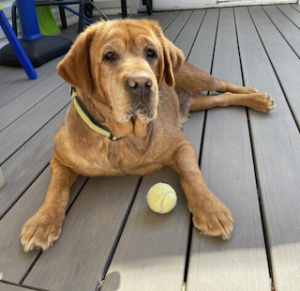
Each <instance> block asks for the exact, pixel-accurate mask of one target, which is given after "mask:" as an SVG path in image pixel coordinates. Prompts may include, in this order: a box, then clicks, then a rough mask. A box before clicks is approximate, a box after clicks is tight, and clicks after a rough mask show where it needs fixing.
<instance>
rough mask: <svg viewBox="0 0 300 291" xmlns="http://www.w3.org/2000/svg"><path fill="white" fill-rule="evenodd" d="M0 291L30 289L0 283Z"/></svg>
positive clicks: (25, 290) (27, 290)
mask: <svg viewBox="0 0 300 291" xmlns="http://www.w3.org/2000/svg"><path fill="white" fill-rule="evenodd" d="M0 290H1V291H32V289H28V288H26V287H21V286H15V285H10V284H6V283H2V282H0Z"/></svg>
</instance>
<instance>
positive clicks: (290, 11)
mask: <svg viewBox="0 0 300 291" xmlns="http://www.w3.org/2000/svg"><path fill="white" fill-rule="evenodd" d="M277 7H278V8H279V9H280V10H281V11H282V12H283V13H284V14H285V15H286V16H287V17H288V18H289V19H290V21H291V22H293V23H294V24H295V25H296V26H297V27H298V28H299V29H300V17H299V11H300V8H299V7H300V5H297V4H292V5H277ZM293 7H294V8H293ZM297 10H298V11H297Z"/></svg>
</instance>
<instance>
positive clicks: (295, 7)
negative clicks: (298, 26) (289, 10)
mask: <svg viewBox="0 0 300 291" xmlns="http://www.w3.org/2000/svg"><path fill="white" fill-rule="evenodd" d="M291 7H293V8H294V9H296V10H297V11H299V12H300V4H291ZM296 15H297V14H296ZM296 17H297V18H298V16H296Z"/></svg>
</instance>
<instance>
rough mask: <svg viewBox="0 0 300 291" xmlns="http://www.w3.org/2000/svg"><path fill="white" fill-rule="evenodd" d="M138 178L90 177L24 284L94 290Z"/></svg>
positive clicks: (116, 236) (117, 234)
mask: <svg viewBox="0 0 300 291" xmlns="http://www.w3.org/2000/svg"><path fill="white" fill-rule="evenodd" d="M138 181H139V177H137V176H129V177H123V178H104V177H102V178H95V179H90V180H89V181H88V183H87V184H86V186H85V187H84V189H83V190H82V192H81V194H80V196H79V197H78V198H77V199H76V201H75V203H74V205H73V206H72V208H71V210H70V211H69V213H68V215H67V217H66V220H65V223H64V226H63V232H62V235H61V237H60V239H59V240H58V241H57V242H56V243H55V247H53V248H51V249H49V250H48V251H47V252H45V253H44V254H42V256H41V257H40V258H39V259H38V261H37V262H36V264H35V265H34V267H33V268H32V270H31V272H30V273H29V275H28V277H27V278H26V279H25V281H24V284H25V285H30V286H38V287H40V288H44V289H50V290H53V291H55V290H61V291H69V290H70V291H75V290H78V291H82V290H85V291H89V290H91V291H94V290H95V289H96V287H97V285H98V284H99V279H100V277H101V275H102V274H103V272H104V270H105V268H106V267H107V261H108V260H109V258H110V256H111V255H112V252H113V249H114V248H113V245H114V243H113V242H115V243H116V241H117V240H118V237H119V232H120V230H121V229H122V225H123V221H124V219H125V217H126V215H127V211H128V210H129V209H130V205H131V203H132V200H133V199H134V196H135V191H136V187H137V185H138ZM75 254H76V255H75ZM66 278H68V280H66Z"/></svg>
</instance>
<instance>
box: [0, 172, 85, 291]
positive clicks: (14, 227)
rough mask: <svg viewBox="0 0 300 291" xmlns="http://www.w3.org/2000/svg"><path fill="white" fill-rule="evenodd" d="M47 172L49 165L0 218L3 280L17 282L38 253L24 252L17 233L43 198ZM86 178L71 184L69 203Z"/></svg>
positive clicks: (37, 251) (0, 261)
mask: <svg viewBox="0 0 300 291" xmlns="http://www.w3.org/2000/svg"><path fill="white" fill-rule="evenodd" d="M50 172H51V171H50V167H47V168H46V169H45V170H44V171H43V172H42V174H41V175H39V176H38V178H37V179H36V180H35V182H34V183H33V184H32V185H31V186H30V187H29V188H28V190H27V191H26V192H25V194H24V195H23V196H22V197H21V198H20V199H19V200H18V201H17V202H16V203H15V204H14V205H13V207H12V208H11V210H10V211H9V212H8V213H7V214H6V215H5V216H4V217H3V218H2V220H1V221H0V232H1V236H0V252H1V260H0V271H1V272H2V275H3V276H2V279H3V280H6V281H10V282H14V283H20V281H21V280H22V278H23V277H24V275H25V274H26V273H27V272H28V270H29V269H30V267H31V266H32V264H33V263H34V261H35V260H36V258H37V257H38V255H39V254H40V252H41V251H39V250H35V251H33V252H29V253H25V252H24V251H23V248H22V245H21V243H20V239H19V235H20V232H21V228H22V226H23V224H24V223H25V222H26V221H27V219H29V218H30V217H31V216H32V215H33V214H34V213H35V212H36V211H37V210H38V208H39V207H40V206H41V204H42V203H43V201H44V198H45V195H46V192H47V188H48V186H49V183H50ZM85 181H86V178H83V177H80V178H78V179H77V181H76V182H75V184H74V185H73V186H72V188H71V192H70V202H69V205H70V204H71V203H72V202H73V201H74V199H75V198H76V195H77V194H78V193H79V191H80V190H81V188H82V186H83V184H84V182H85ZM49 289H51V288H49ZM0 290H2V289H1V288H0Z"/></svg>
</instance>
